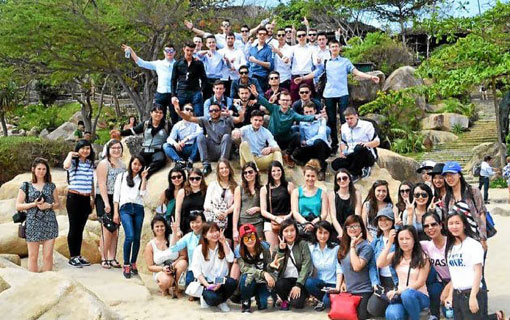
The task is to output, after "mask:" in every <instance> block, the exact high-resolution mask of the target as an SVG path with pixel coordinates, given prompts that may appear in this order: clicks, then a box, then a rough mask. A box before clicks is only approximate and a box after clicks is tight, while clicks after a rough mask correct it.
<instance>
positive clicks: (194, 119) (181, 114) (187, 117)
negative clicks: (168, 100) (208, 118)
mask: <svg viewBox="0 0 510 320" xmlns="http://www.w3.org/2000/svg"><path fill="white" fill-rule="evenodd" d="M172 104H173V105H174V110H175V112H176V113H177V114H178V115H179V117H181V118H182V119H184V120H186V121H189V122H195V123H199V121H200V118H198V117H194V116H190V115H189V114H187V113H184V112H182V111H181V107H180V106H179V99H177V98H176V97H174V98H172Z"/></svg>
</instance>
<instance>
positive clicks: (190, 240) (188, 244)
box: [170, 231, 200, 264]
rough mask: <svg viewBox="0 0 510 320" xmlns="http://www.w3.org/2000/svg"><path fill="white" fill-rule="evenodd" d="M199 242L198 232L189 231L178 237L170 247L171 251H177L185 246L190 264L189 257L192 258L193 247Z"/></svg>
mask: <svg viewBox="0 0 510 320" xmlns="http://www.w3.org/2000/svg"><path fill="white" fill-rule="evenodd" d="M199 242H200V234H199V235H196V234H195V232H193V231H191V232H188V233H186V235H184V237H182V238H181V239H179V241H177V243H176V244H174V245H173V246H172V247H171V248H170V249H171V250H172V252H179V251H181V250H182V249H184V248H186V251H187V252H188V261H189V264H191V259H193V252H194V251H195V248H196V247H197V246H198V244H199Z"/></svg>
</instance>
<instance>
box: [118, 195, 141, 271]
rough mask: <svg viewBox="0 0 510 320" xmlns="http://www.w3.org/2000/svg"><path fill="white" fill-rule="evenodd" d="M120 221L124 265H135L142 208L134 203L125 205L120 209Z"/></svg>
mask: <svg viewBox="0 0 510 320" xmlns="http://www.w3.org/2000/svg"><path fill="white" fill-rule="evenodd" d="M119 213H120V220H121V222H122V227H123V228H124V233H125V234H126V239H125V240H124V265H128V264H131V263H136V258H137V257H138V251H139V250H140V235H141V234H142V223H143V216H144V210H143V206H141V205H139V204H135V203H125V204H123V205H122V207H120V210H119Z"/></svg>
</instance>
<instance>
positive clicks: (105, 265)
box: [101, 260, 112, 269]
mask: <svg viewBox="0 0 510 320" xmlns="http://www.w3.org/2000/svg"><path fill="white" fill-rule="evenodd" d="M101 267H103V268H104V269H110V268H111V267H112V266H111V265H110V262H109V261H108V260H101Z"/></svg>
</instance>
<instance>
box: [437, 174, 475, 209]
mask: <svg viewBox="0 0 510 320" xmlns="http://www.w3.org/2000/svg"><path fill="white" fill-rule="evenodd" d="M458 174H459V182H460V194H461V196H462V200H464V201H465V200H466V199H473V191H472V190H471V186H470V185H469V183H467V181H466V179H464V176H463V175H462V172H459V173H458ZM444 186H445V188H446V195H445V196H444V204H445V209H446V210H445V212H448V210H449V206H450V201H451V199H452V198H453V197H454V196H453V188H452V187H450V185H449V184H448V183H447V182H446V180H445V182H444Z"/></svg>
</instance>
